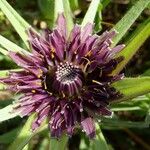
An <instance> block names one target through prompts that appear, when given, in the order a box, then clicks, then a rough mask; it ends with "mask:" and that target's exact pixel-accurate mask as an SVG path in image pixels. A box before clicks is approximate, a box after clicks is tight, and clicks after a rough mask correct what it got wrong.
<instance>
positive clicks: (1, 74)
mask: <svg viewBox="0 0 150 150" xmlns="http://www.w3.org/2000/svg"><path fill="white" fill-rule="evenodd" d="M21 70H23V69H11V70H0V77H1V78H2V77H6V76H8V74H9V72H13V71H15V72H16V71H21Z"/></svg>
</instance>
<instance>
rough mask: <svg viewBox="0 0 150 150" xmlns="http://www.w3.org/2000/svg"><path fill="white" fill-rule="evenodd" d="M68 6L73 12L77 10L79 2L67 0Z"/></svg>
mask: <svg viewBox="0 0 150 150" xmlns="http://www.w3.org/2000/svg"><path fill="white" fill-rule="evenodd" d="M69 1H70V6H71V9H72V10H73V11H75V10H77V9H79V1H78V0H69Z"/></svg>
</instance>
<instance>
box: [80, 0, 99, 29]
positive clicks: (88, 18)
mask: <svg viewBox="0 0 150 150" xmlns="http://www.w3.org/2000/svg"><path fill="white" fill-rule="evenodd" d="M99 3H100V0H92V2H91V4H90V6H89V8H88V10H87V12H86V14H85V16H84V18H83V21H82V24H81V26H82V27H84V26H85V25H86V24H87V23H93V22H94V19H95V16H96V12H97V9H98V6H99Z"/></svg>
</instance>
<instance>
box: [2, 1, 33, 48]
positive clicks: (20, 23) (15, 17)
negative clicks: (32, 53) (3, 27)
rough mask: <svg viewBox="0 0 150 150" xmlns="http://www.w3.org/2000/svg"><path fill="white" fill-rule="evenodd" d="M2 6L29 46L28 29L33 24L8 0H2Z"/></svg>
mask: <svg viewBox="0 0 150 150" xmlns="http://www.w3.org/2000/svg"><path fill="white" fill-rule="evenodd" d="M0 8H1V10H2V11H3V13H4V14H5V15H6V16H7V18H8V19H9V21H10V22H11V24H12V25H13V27H14V28H15V30H16V31H17V32H18V34H19V35H20V37H21V38H22V40H23V41H24V43H25V44H26V46H27V47H28V48H29V44H28V42H27V39H28V36H27V33H26V30H27V29H28V28H30V27H31V26H30V25H29V24H28V23H27V22H26V21H25V20H24V19H23V18H22V17H21V16H20V15H19V14H18V13H17V12H16V11H15V10H14V9H13V8H12V7H11V6H10V5H9V3H7V1H6V0H0Z"/></svg>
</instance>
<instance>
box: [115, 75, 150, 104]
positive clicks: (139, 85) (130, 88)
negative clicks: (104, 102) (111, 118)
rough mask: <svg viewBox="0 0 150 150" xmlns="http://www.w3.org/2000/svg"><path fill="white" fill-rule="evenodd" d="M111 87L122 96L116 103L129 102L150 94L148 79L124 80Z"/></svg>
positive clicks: (149, 79)
mask: <svg viewBox="0 0 150 150" xmlns="http://www.w3.org/2000/svg"><path fill="white" fill-rule="evenodd" d="M113 86H114V87H115V88H116V89H117V90H118V91H120V93H122V94H123V96H122V97H121V98H120V99H119V100H118V101H125V100H130V99H132V98H135V97H137V96H140V95H144V94H147V93H149V92H150V77H139V78H124V79H122V80H120V81H117V82H115V83H114V84H113ZM114 102H117V100H116V101H114Z"/></svg>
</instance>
